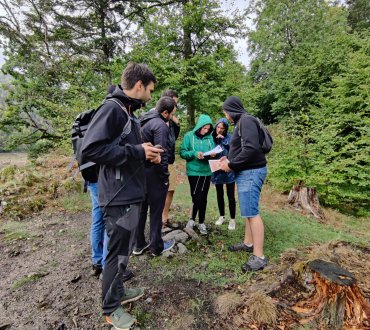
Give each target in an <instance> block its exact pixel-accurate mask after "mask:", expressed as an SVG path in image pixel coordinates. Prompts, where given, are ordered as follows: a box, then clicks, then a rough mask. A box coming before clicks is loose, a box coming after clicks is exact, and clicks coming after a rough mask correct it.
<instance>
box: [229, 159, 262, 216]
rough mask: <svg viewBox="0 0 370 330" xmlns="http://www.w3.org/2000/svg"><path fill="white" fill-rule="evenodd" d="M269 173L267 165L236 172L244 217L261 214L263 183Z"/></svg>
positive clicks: (241, 213)
mask: <svg viewBox="0 0 370 330" xmlns="http://www.w3.org/2000/svg"><path fill="white" fill-rule="evenodd" d="M266 175H267V167H266V166H265V167H262V168H256V169H252V170H244V171H241V172H236V173H235V182H236V185H237V189H238V199H239V206H240V215H241V216H242V217H243V218H253V217H255V216H257V215H259V213H260V212H259V209H258V204H259V201H260V194H261V189H262V185H263V183H264V182H265V179H266Z"/></svg>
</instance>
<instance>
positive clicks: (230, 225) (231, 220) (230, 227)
mask: <svg viewBox="0 0 370 330" xmlns="http://www.w3.org/2000/svg"><path fill="white" fill-rule="evenodd" d="M235 227H236V223H235V219H230V222H229V226H228V227H227V228H228V229H229V230H235Z"/></svg>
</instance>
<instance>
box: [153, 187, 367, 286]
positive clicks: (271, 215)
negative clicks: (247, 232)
mask: <svg viewBox="0 0 370 330" xmlns="http://www.w3.org/2000/svg"><path fill="white" fill-rule="evenodd" d="M188 195H189V196H188ZM225 195H226V194H225ZM225 197H226V196H225ZM216 200H217V199H216V193H215V188H214V187H213V186H211V188H210V191H209V195H208V205H207V214H206V222H205V223H206V225H207V228H208V230H209V235H208V237H207V238H204V237H202V238H201V240H200V241H199V242H190V243H187V248H188V249H189V251H188V253H187V254H185V255H184V256H176V257H175V258H173V259H164V258H154V259H152V260H151V265H152V267H155V268H156V269H157V270H158V271H159V269H160V272H161V273H162V274H163V275H164V276H166V278H172V277H173V278H175V277H176V276H177V277H178V276H181V277H183V278H187V279H192V280H196V281H198V282H206V283H210V284H212V285H216V286H223V285H226V284H239V283H244V282H246V281H248V280H250V279H251V278H252V277H253V273H248V274H243V273H242V272H241V266H242V265H243V264H244V263H245V262H246V261H247V259H248V257H249V254H247V253H243V252H237V253H235V252H230V251H229V250H228V247H229V245H231V244H234V243H236V242H240V241H242V240H243V238H244V219H242V218H241V217H240V216H237V219H236V221H237V227H236V230H235V231H229V230H228V229H227V223H225V224H223V225H222V226H216V225H214V222H215V221H216V219H217V218H218V217H219V213H218V208H217V201H216ZM190 209H191V199H190V192H189V187H188V185H187V182H185V183H183V184H180V185H178V186H177V187H176V193H175V198H174V205H173V210H172V211H171V212H172V215H173V216H174V219H175V221H178V222H183V223H184V224H185V223H186V222H187V221H188V219H189V214H190ZM238 212H239V209H238V205H237V214H238ZM261 215H262V218H263V219H264V223H265V248H264V250H265V255H266V256H267V257H269V259H270V261H271V262H272V263H274V262H276V261H277V260H278V259H279V258H280V255H281V254H282V253H283V252H284V251H286V250H288V249H297V248H302V247H306V246H309V245H314V244H321V243H327V242H330V241H347V242H351V243H354V244H357V245H362V246H366V244H368V242H369V239H370V235H369V234H368V233H369V231H367V230H366V226H368V223H367V222H366V221H362V220H361V219H360V220H359V219H356V218H353V217H347V216H343V215H341V217H344V218H341V219H340V224H341V225H336V226H332V224H331V223H329V224H323V223H319V222H317V220H315V219H314V218H311V217H307V216H303V215H300V214H299V213H298V212H296V211H293V210H292V211H291V210H284V209H281V210H280V209H277V210H276V209H275V210H273V211H270V210H269V209H266V208H264V209H263V210H262V212H261ZM226 216H227V218H228V209H227V208H226ZM346 221H348V224H347V223H346ZM349 224H353V225H354V228H356V232H354V233H353V232H351V231H349V230H348V228H349V227H350V225H349ZM357 232H359V233H361V235H357V234H356V233H357ZM365 233H367V234H365Z"/></svg>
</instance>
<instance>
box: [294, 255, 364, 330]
mask: <svg viewBox="0 0 370 330" xmlns="http://www.w3.org/2000/svg"><path fill="white" fill-rule="evenodd" d="M310 277H311V278H312V280H311V281H309V282H308V283H309V284H311V285H313V286H314V288H313V294H312V295H311V296H310V297H309V298H307V299H305V300H303V301H299V302H298V303H297V304H296V305H295V306H293V307H292V310H293V311H295V312H296V313H297V314H298V316H299V318H300V321H299V323H301V324H302V325H303V324H307V325H309V326H311V325H312V326H314V327H316V328H317V329H330V330H341V329H370V304H369V302H368V301H367V300H366V299H365V297H364V295H363V293H362V291H361V289H360V288H359V287H358V286H357V284H356V279H355V278H354V275H353V274H352V273H350V272H349V271H347V270H345V269H343V268H341V267H340V266H339V265H337V264H334V263H331V262H326V261H323V260H314V261H312V262H310V263H309V264H308V267H307V269H306V273H305V274H303V276H302V280H303V279H304V281H305V282H306V283H307V278H310Z"/></svg>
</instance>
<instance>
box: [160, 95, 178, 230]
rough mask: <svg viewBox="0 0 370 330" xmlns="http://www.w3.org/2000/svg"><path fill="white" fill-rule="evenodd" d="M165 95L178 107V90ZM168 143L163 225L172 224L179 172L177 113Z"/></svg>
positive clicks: (169, 126)
mask: <svg viewBox="0 0 370 330" xmlns="http://www.w3.org/2000/svg"><path fill="white" fill-rule="evenodd" d="M163 96H169V97H171V98H172V99H173V100H174V101H175V102H176V107H177V104H178V102H179V95H178V94H177V92H176V91H174V90H172V89H167V90H166V91H164V92H163V93H162V97H163ZM168 128H169V133H168V143H167V155H168V172H169V173H170V180H169V184H168V192H167V196H166V202H165V203H164V208H163V213H162V222H163V225H164V226H166V225H169V226H170V225H171V224H172V220H171V219H169V218H168V213H169V211H170V207H171V204H172V200H173V195H174V194H175V188H176V179H177V173H176V169H175V148H176V140H177V138H178V137H179V134H180V122H179V119H178V118H177V116H175V114H173V115H172V118H171V120H170V121H169V122H168Z"/></svg>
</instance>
